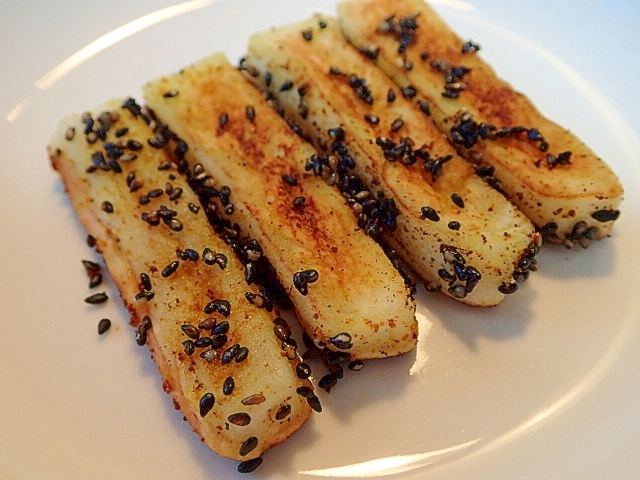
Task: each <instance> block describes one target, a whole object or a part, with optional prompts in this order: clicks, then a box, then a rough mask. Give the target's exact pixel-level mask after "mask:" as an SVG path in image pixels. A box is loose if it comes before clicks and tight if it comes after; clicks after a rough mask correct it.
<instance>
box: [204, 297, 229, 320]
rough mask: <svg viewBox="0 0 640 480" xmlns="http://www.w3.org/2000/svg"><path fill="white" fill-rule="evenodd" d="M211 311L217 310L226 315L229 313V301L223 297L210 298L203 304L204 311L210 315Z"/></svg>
mask: <svg viewBox="0 0 640 480" xmlns="http://www.w3.org/2000/svg"><path fill="white" fill-rule="evenodd" d="M213 312H218V313H219V314H221V315H223V316H225V317H228V316H229V315H230V314H231V303H229V300H223V299H216V300H211V301H210V302H209V303H207V304H206V305H205V307H204V313H205V314H207V315H211V314H212V313H213Z"/></svg>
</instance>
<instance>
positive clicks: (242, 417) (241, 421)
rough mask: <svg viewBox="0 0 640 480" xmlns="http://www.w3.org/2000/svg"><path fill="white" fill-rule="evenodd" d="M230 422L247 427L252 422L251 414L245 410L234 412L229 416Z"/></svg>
mask: <svg viewBox="0 0 640 480" xmlns="http://www.w3.org/2000/svg"><path fill="white" fill-rule="evenodd" d="M227 420H229V423H231V424H233V425H237V426H239V427H245V426H247V425H249V424H250V423H251V415H249V414H248V413H245V412H237V413H232V414H231V415H229V416H228V417H227Z"/></svg>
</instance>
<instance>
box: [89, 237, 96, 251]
mask: <svg viewBox="0 0 640 480" xmlns="http://www.w3.org/2000/svg"><path fill="white" fill-rule="evenodd" d="M87 246H88V247H89V248H93V247H95V246H96V238H95V237H94V236H93V235H91V234H88V235H87Z"/></svg>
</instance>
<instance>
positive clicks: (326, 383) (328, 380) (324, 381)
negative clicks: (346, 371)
mask: <svg viewBox="0 0 640 480" xmlns="http://www.w3.org/2000/svg"><path fill="white" fill-rule="evenodd" d="M337 383H338V377H337V375H336V374H335V373H327V374H326V375H323V377H322V378H321V379H320V380H319V381H318V386H319V387H320V388H322V389H324V390H326V391H327V392H329V391H330V390H331V389H332V388H333V387H335V386H336V384H337Z"/></svg>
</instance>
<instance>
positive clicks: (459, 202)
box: [451, 193, 464, 208]
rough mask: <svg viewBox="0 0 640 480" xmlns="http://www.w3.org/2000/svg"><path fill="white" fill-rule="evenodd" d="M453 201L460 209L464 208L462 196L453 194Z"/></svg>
mask: <svg viewBox="0 0 640 480" xmlns="http://www.w3.org/2000/svg"><path fill="white" fill-rule="evenodd" d="M451 201H452V202H453V203H455V204H456V205H457V206H458V207H460V208H464V200H463V199H462V197H461V196H460V195H458V194H457V193H452V194H451Z"/></svg>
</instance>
